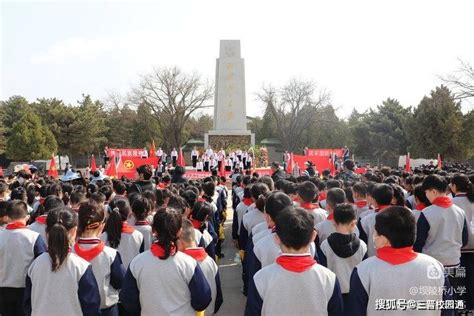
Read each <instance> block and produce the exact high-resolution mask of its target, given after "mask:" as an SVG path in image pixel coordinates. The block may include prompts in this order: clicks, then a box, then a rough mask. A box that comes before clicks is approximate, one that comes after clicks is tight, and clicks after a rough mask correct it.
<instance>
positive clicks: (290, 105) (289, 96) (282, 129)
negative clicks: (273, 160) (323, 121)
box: [258, 79, 329, 151]
mask: <svg viewBox="0 0 474 316" xmlns="http://www.w3.org/2000/svg"><path fill="white" fill-rule="evenodd" d="M258 98H259V99H260V100H261V101H262V102H263V103H264V104H265V105H266V106H267V108H268V109H269V111H270V113H271V114H272V116H273V118H274V119H275V123H276V130H277V133H278V138H279V139H280V141H281V143H282V146H283V148H285V149H286V150H289V151H294V150H295V149H297V148H298V147H299V145H300V143H301V141H302V138H303V137H302V136H303V134H304V132H305V130H307V129H308V128H309V126H310V125H311V122H312V121H314V120H316V119H317V118H316V115H317V110H318V109H319V108H320V107H321V106H323V105H327V104H328V102H329V95H328V94H327V93H326V92H324V91H322V90H319V89H317V87H316V84H315V83H314V82H312V81H300V80H296V79H292V80H290V82H288V84H286V85H285V86H283V87H281V88H278V89H277V88H275V87H273V86H271V85H267V86H264V87H263V88H262V92H261V93H259V94H258Z"/></svg>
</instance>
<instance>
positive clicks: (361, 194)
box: [352, 182, 369, 218]
mask: <svg viewBox="0 0 474 316" xmlns="http://www.w3.org/2000/svg"><path fill="white" fill-rule="evenodd" d="M352 192H353V197H354V205H355V206H356V216H357V218H362V217H364V216H366V215H368V212H367V211H368V210H369V203H368V202H367V183H365V182H357V183H356V184H354V186H353V187H352Z"/></svg>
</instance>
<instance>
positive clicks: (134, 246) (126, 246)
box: [100, 229, 144, 269]
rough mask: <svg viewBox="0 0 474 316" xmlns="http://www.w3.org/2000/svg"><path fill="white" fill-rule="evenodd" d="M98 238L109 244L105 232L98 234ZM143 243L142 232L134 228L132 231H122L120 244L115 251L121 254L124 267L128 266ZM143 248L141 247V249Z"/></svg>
mask: <svg viewBox="0 0 474 316" xmlns="http://www.w3.org/2000/svg"><path fill="white" fill-rule="evenodd" d="M100 239H101V240H102V241H104V242H105V243H106V245H107V246H110V245H109V243H108V241H107V233H103V234H102V235H101V236H100ZM142 244H143V246H144V243H143V234H142V233H141V232H139V231H138V230H136V229H134V230H133V232H132V233H130V234H129V233H122V237H121V239H120V244H119V246H118V247H117V251H118V252H119V253H120V255H121V256H122V262H123V266H124V267H125V269H127V268H128V266H129V265H130V262H132V260H133V258H135V257H136V256H137V255H138V254H139V253H140V249H141V248H142ZM142 250H143V249H142Z"/></svg>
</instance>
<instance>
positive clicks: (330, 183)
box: [326, 180, 342, 190]
mask: <svg viewBox="0 0 474 316" xmlns="http://www.w3.org/2000/svg"><path fill="white" fill-rule="evenodd" d="M340 187H342V185H341V182H339V181H338V180H328V181H327V182H326V188H327V189H328V190H330V189H332V188H340Z"/></svg>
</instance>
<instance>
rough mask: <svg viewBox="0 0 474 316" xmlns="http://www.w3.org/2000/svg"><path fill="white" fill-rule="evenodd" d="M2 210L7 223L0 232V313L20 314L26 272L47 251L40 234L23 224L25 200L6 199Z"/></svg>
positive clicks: (25, 221) (26, 208) (26, 218)
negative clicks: (4, 207)
mask: <svg viewBox="0 0 474 316" xmlns="http://www.w3.org/2000/svg"><path fill="white" fill-rule="evenodd" d="M5 211H6V216H7V217H8V224H7V225H6V226H5V229H4V230H2V231H0V314H1V315H22V314H23V295H24V290H25V277H26V272H27V270H28V267H29V266H30V264H31V263H32V262H33V260H34V259H35V258H37V257H38V256H39V255H41V254H42V253H43V252H45V251H47V250H46V244H45V242H44V240H43V238H42V237H41V236H40V234H38V233H37V232H34V231H32V230H30V229H28V227H27V226H26V223H27V221H28V217H29V216H28V207H27V205H26V203H25V202H23V201H19V200H13V201H10V202H8V204H7V207H6V210H5Z"/></svg>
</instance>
